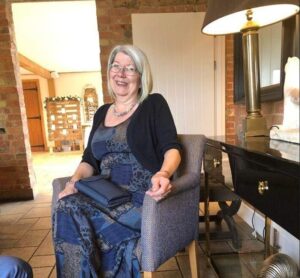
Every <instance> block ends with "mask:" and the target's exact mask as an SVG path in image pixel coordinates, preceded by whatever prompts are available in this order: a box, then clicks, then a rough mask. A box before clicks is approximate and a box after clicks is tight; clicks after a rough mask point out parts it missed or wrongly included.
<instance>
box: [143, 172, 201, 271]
mask: <svg viewBox="0 0 300 278" xmlns="http://www.w3.org/2000/svg"><path fill="white" fill-rule="evenodd" d="M199 183H200V179H199V175H197V174H193V173H190V174H186V175H184V176H182V177H180V178H178V179H176V180H175V181H174V182H173V186H174V190H172V192H171V193H170V194H169V195H168V197H167V198H165V199H163V200H162V201H160V202H156V201H155V200H154V199H152V198H151V197H149V196H148V195H146V196H145V199H144V203H143V212H142V231H141V245H142V270H143V271H154V270H156V269H157V268H158V267H159V266H160V265H161V264H162V263H163V262H165V261H166V260H168V259H169V258H171V257H173V256H174V255H175V254H176V252H177V251H178V250H182V249H184V248H185V247H186V246H187V245H188V244H189V243H190V242H191V241H192V240H194V239H195V238H197V237H198V217H199V189H200V186H199Z"/></svg>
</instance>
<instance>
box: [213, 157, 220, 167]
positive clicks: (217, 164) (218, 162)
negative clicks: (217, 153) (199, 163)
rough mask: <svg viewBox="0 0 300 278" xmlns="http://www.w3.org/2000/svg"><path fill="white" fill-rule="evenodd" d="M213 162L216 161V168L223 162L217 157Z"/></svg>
mask: <svg viewBox="0 0 300 278" xmlns="http://www.w3.org/2000/svg"><path fill="white" fill-rule="evenodd" d="M213 163H214V168H217V167H219V166H220V164H221V162H220V160H218V159H216V158H214V159H213Z"/></svg>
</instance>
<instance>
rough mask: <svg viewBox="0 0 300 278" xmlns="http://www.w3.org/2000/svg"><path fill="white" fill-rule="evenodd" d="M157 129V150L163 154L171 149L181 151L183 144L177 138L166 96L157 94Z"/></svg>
mask: <svg viewBox="0 0 300 278" xmlns="http://www.w3.org/2000/svg"><path fill="white" fill-rule="evenodd" d="M155 97H156V100H155V118H154V119H155V131H156V137H157V141H158V145H157V151H158V152H159V153H161V154H162V155H164V154H165V152H166V151H168V150H170V149H178V150H179V151H181V145H180V143H179V142H178V140H177V131H176V126H175V123H174V119H173V116H172V113H171V110H170V108H169V105H168V103H167V101H166V100H165V98H164V97H163V96H162V95H160V94H155Z"/></svg>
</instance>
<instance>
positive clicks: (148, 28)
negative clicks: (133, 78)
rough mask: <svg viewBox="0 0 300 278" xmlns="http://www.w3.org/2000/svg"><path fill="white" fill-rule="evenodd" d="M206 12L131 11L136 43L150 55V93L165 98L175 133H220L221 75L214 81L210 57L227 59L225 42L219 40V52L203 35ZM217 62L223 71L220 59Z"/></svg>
mask: <svg viewBox="0 0 300 278" xmlns="http://www.w3.org/2000/svg"><path fill="white" fill-rule="evenodd" d="M204 15H205V14H204V13H163V14H159V13H155V14H133V15H132V30H133V42H134V44H135V45H137V46H139V47H141V49H143V50H144V52H145V53H146V55H147V56H148V59H149V62H150V65H151V69H152V73H153V79H154V90H153V91H154V92H158V93H160V94H162V95H163V96H164V97H165V98H166V100H167V101H168V103H169V106H170V109H171V111H172V114H173V117H174V120H175V124H176V127H177V131H178V133H185V134H199V133H202V134H205V135H208V136H211V135H217V134H222V133H223V134H224V126H225V120H224V119H225V116H224V115H225V112H224V108H225V105H223V106H222V104H220V103H222V101H223V100H224V97H225V86H224V85H223V84H225V79H224V77H223V78H218V79H217V80H216V76H215V68H214V61H215V58H216V56H217V58H220V59H223V61H225V57H224V54H223V56H222V53H223V52H224V49H225V46H224V44H223V43H222V39H224V38H222V39H220V41H218V43H219V44H218V46H219V47H221V48H222V47H223V51H222V50H220V51H217V52H216V51H215V50H216V42H215V40H214V37H213V36H207V35H204V34H202V33H201V26H202V22H203V19H204ZM219 66H220V68H219V69H220V71H218V73H220V74H224V72H225V66H224V62H223V63H220V64H219ZM222 66H223V67H224V70H223V71H222V69H221V67H222ZM224 76H225V75H224ZM222 82H223V84H222ZM217 87H218V88H221V89H220V90H218V92H217V89H216V88H217ZM218 108H219V110H217V109H218Z"/></svg>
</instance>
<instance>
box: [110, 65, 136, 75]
mask: <svg viewBox="0 0 300 278" xmlns="http://www.w3.org/2000/svg"><path fill="white" fill-rule="evenodd" d="M110 70H111V71H112V72H114V73H119V72H125V74H126V75H136V74H137V72H138V71H137V69H136V68H135V67H134V66H124V67H122V66H120V65H119V64H117V63H113V64H111V65H110Z"/></svg>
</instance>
